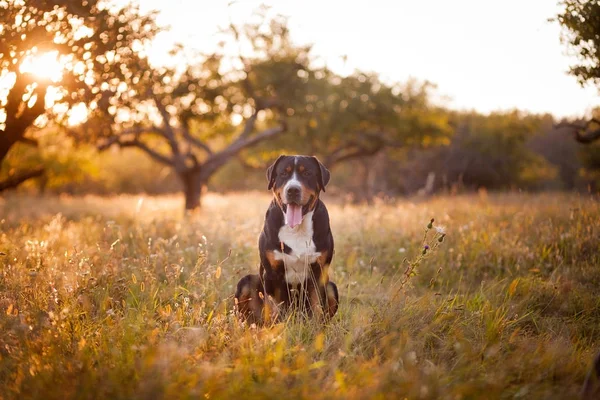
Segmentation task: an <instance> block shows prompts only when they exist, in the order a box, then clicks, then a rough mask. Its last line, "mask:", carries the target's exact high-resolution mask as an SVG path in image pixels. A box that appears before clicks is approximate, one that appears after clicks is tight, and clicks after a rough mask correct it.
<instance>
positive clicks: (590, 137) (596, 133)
mask: <svg viewBox="0 0 600 400" xmlns="http://www.w3.org/2000/svg"><path fill="white" fill-rule="evenodd" d="M591 124H597V125H600V120H598V119H597V118H592V119H590V120H589V121H587V122H586V123H585V124H576V123H572V122H567V121H563V122H560V123H558V124H556V125H554V128H556V129H559V128H570V129H574V131H575V140H577V141H578V142H579V143H583V144H588V143H592V142H594V141H596V140H598V139H600V129H595V130H591V131H587V129H588V128H589V127H590V125H591ZM584 130H585V131H587V132H585V133H582V131H584Z"/></svg>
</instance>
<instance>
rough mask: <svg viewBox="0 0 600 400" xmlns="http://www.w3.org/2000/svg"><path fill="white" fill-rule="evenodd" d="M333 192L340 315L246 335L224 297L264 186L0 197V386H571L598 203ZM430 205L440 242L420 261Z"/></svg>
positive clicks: (401, 390) (292, 392)
mask: <svg viewBox="0 0 600 400" xmlns="http://www.w3.org/2000/svg"><path fill="white" fill-rule="evenodd" d="M334 200H335V199H326V203H327V204H328V207H329V210H330V215H331V219H332V221H331V223H332V230H333V233H334V237H335V241H336V252H335V257H334V263H333V272H332V279H333V280H334V281H336V282H337V284H338V286H339V289H340V296H341V305H340V310H339V312H338V314H337V315H336V316H335V318H334V319H333V320H332V321H331V322H330V323H328V324H327V325H320V324H318V323H316V322H314V321H311V320H306V319H302V318H290V319H289V320H287V321H286V322H285V323H283V324H278V325H275V326H273V327H268V328H256V327H248V326H245V325H244V324H241V323H240V322H239V321H238V320H237V318H236V317H235V315H234V314H233V311H232V308H233V301H232V298H231V297H232V294H233V291H234V287H235V284H236V282H237V280H238V279H239V278H240V277H242V276H243V275H245V274H247V273H250V272H255V271H257V268H258V253H257V246H256V241H257V240H256V239H257V236H258V233H259V232H260V229H261V225H262V219H263V217H264V212H265V210H266V206H267V204H268V202H269V198H268V196H266V195H265V194H263V193H240V194H234V195H229V196H218V195H209V196H207V197H206V198H205V201H204V208H203V210H202V211H201V213H199V214H198V215H194V216H191V217H190V218H184V216H183V215H182V212H181V210H182V203H181V201H180V199H179V198H178V197H156V198H152V197H146V198H142V197H135V196H131V197H115V198H99V197H84V198H67V197H65V198H56V197H49V198H37V197H22V196H10V197H6V198H4V199H1V200H0V232H1V233H0V252H2V253H4V254H3V255H0V269H1V272H0V332H1V334H0V388H2V390H0V398H1V399H12V398H44V399H53V398H57V399H65V398H114V399H119V398H128V399H129V398H209V399H210V398H212V399H218V398H230V397H238V398H263V397H268V398H272V397H278V396H285V398H301V397H309V398H361V399H362V398H404V397H406V398H422V399H438V398H447V399H461V398H463V399H469V398H486V399H493V398H560V399H564V398H573V397H575V396H576V395H577V392H578V390H579V388H580V385H581V383H582V382H583V379H584V375H585V372H586V369H587V368H588V364H589V363H590V361H591V358H592V354H593V353H594V351H596V350H597V349H598V348H600V341H599V339H600V268H599V267H598V266H599V265H600V252H599V244H598V243H599V241H598V239H599V237H600V226H599V224H598V222H599V220H600V206H599V203H598V201H597V200H596V199H593V198H590V197H586V196H581V197H580V196H575V195H562V194H548V195H520V194H509V195H490V196H489V197H488V196H462V197H439V198H433V199H430V200H427V201H420V202H411V201H398V202H395V203H393V204H392V203H381V204H376V205H373V206H367V205H358V206H356V205H344V204H337V203H335V201H334ZM432 217H433V218H435V219H436V221H435V223H434V227H437V226H439V225H444V226H445V227H446V231H447V236H446V237H445V239H444V241H443V243H439V242H431V243H430V244H436V243H439V244H440V247H439V248H438V249H435V251H434V249H430V250H429V251H427V254H426V255H425V257H423V258H422V259H421V258H420V257H421V256H422V252H423V243H422V239H423V232H424V229H425V227H426V225H427V224H428V222H429V220H430V219H431V218H432ZM432 233H433V230H432ZM406 260H409V261H410V260H412V261H417V262H416V263H415V268H414V271H410V272H414V273H409V274H408V275H407V266H408V264H407V262H406ZM407 276H409V277H410V279H408V280H407V279H405V278H406V277H407ZM403 282H404V283H403Z"/></svg>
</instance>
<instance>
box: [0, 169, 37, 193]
mask: <svg viewBox="0 0 600 400" xmlns="http://www.w3.org/2000/svg"><path fill="white" fill-rule="evenodd" d="M44 172H45V171H44V168H41V167H39V168H36V169H34V170H31V171H27V172H22V173H20V174H16V175H13V176H11V177H9V178H8V179H6V180H5V181H2V182H0V192H3V191H5V190H8V189H14V188H16V187H17V186H19V185H20V184H22V183H23V182H25V181H27V180H29V179H32V178H37V177H39V176H42V175H43V174H44Z"/></svg>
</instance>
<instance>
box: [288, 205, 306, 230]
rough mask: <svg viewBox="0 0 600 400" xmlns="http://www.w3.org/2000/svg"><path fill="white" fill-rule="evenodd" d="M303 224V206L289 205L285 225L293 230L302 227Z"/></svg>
mask: <svg viewBox="0 0 600 400" xmlns="http://www.w3.org/2000/svg"><path fill="white" fill-rule="evenodd" d="M300 222H302V206H299V205H297V204H288V205H287V211H286V212H285V223H286V224H288V225H289V226H290V227H291V228H293V227H295V226H296V225H300Z"/></svg>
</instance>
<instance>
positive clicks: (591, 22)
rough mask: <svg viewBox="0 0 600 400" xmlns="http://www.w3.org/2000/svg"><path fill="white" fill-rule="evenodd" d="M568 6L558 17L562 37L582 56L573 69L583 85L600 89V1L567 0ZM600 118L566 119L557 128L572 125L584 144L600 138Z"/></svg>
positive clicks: (565, 1) (572, 71) (573, 73)
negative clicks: (581, 120)
mask: <svg viewBox="0 0 600 400" xmlns="http://www.w3.org/2000/svg"><path fill="white" fill-rule="evenodd" d="M561 6H562V7H564V8H563V10H562V12H561V13H560V14H558V15H557V17H556V19H557V20H558V22H559V23H560V24H561V25H562V27H563V34H562V40H563V42H566V43H567V44H568V46H569V47H570V48H571V49H572V50H573V51H574V52H575V53H577V55H578V56H579V62H578V64H576V65H574V66H572V67H571V68H570V70H569V72H570V73H571V74H572V75H574V76H576V77H577V79H578V80H579V83H581V85H584V84H586V83H592V84H595V85H596V86H598V87H599V89H600V3H599V2H598V1H597V0H564V1H563V2H562V3H561ZM598 122H599V121H598V119H592V120H590V121H588V122H586V123H569V122H566V121H563V122H562V123H561V124H559V125H557V128H560V127H568V128H571V129H572V130H573V132H575V139H576V140H577V141H578V142H580V143H584V144H588V143H592V142H594V141H596V140H598V139H600V128H596V129H592V130H590V129H589V128H590V126H591V125H599V123H598Z"/></svg>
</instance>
